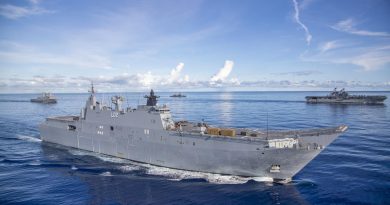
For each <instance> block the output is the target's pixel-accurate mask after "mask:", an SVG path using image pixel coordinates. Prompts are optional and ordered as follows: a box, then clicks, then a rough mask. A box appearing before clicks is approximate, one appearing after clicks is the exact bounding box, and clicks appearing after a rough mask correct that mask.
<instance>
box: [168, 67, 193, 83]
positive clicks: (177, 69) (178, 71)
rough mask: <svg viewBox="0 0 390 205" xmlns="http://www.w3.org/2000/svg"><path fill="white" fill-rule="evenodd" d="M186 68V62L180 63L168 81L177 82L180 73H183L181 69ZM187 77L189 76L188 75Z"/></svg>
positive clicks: (172, 71)
mask: <svg viewBox="0 0 390 205" xmlns="http://www.w3.org/2000/svg"><path fill="white" fill-rule="evenodd" d="M183 68H184V63H179V64H178V65H177V66H176V68H174V69H172V70H171V74H170V76H169V78H168V83H173V82H176V81H178V80H179V78H180V74H181V71H182V70H183ZM187 78H189V77H188V76H187Z"/></svg>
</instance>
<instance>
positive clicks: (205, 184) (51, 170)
mask: <svg viewBox="0 0 390 205" xmlns="http://www.w3.org/2000/svg"><path fill="white" fill-rule="evenodd" d="M113 94H117V93H113ZM113 94H101V93H100V94H98V95H97V96H98V99H100V98H101V99H104V100H105V101H106V102H109V101H108V99H109V96H111V95H113ZM121 94H122V95H124V96H125V98H126V100H125V103H124V104H125V105H126V106H132V107H135V106H137V104H143V103H145V99H144V98H143V97H142V96H143V95H144V94H145V93H121ZM158 94H159V95H160V96H161V98H160V104H168V105H169V106H170V107H171V111H172V114H173V116H174V118H175V119H176V120H181V119H188V120H192V121H201V120H204V121H206V122H207V123H209V124H212V125H218V126H229V127H248V128H261V129H264V128H266V127H267V124H268V127H269V129H299V128H310V127H325V126H336V125H340V124H346V125H348V126H349V130H348V131H347V132H346V133H345V134H343V135H341V136H340V137H339V138H338V139H336V140H335V141H334V142H333V143H332V144H331V145H330V146H328V147H327V148H326V149H325V150H324V151H323V152H322V153H321V154H320V155H319V156H318V157H316V158H315V159H314V160H313V161H312V162H310V163H309V164H308V165H307V166H306V167H305V168H304V169H303V170H301V171H300V172H299V173H298V174H297V175H296V176H295V177H294V178H293V181H292V183H289V184H286V185H280V184H275V183H272V182H269V181H268V179H266V178H243V177H238V176H224V175H217V174H208V173H200V172H189V171H180V170H174V169H167V168H161V167H155V166H152V165H147V164H139V163H134V162H131V161H128V160H124V159H119V158H115V157H109V156H105V155H99V154H94V153H91V152H86V151H81V150H76V149H70V148H66V147H62V146H53V145H48V144H46V143H43V142H42V141H41V140H40V139H39V131H38V125H39V123H41V122H42V121H43V120H44V119H45V117H48V116H55V115H70V114H79V113H80V108H81V107H82V106H84V103H85V100H86V99H87V97H88V94H58V95H57V97H58V99H59V102H58V103H57V104H55V105H42V104H35V103H30V102H29V99H30V98H33V97H35V95H33V94H3V95H0V113H1V114H0V204H224V205H225V204H390V108H389V106H390V100H389V99H388V100H387V101H386V103H385V104H384V105H328V104H306V103H305V101H304V97H305V96H306V95H325V94H326V93H325V92H210V93H202V92H200V93H186V94H187V97H186V98H170V97H169V95H170V94H171V93H158ZM354 94H371V95H386V96H387V97H388V98H389V97H390V92H368V93H367V92H366V93H364V92H360V93H358V92H357V93H354ZM267 119H268V120H267Z"/></svg>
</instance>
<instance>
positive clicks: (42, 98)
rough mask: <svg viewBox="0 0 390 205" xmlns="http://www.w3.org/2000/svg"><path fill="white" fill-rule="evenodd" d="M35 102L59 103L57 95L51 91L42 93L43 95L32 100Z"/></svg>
mask: <svg viewBox="0 0 390 205" xmlns="http://www.w3.org/2000/svg"><path fill="white" fill-rule="evenodd" d="M30 101H31V102H35V103H43V104H52V103H57V99H56V97H55V96H54V95H53V94H51V93H42V95H41V96H39V97H37V98H33V99H31V100H30Z"/></svg>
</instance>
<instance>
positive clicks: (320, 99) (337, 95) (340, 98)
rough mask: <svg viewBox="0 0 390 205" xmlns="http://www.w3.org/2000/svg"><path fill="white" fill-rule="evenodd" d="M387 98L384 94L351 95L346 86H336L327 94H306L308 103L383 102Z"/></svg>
mask: <svg viewBox="0 0 390 205" xmlns="http://www.w3.org/2000/svg"><path fill="white" fill-rule="evenodd" d="M386 99H387V97H386V96H384V95H349V94H348V92H346V91H345V89H344V88H343V89H341V90H340V91H337V88H335V89H334V90H333V92H331V93H330V94H329V95H327V96H306V102H308V103H340V104H383V102H384V101H385V100H386Z"/></svg>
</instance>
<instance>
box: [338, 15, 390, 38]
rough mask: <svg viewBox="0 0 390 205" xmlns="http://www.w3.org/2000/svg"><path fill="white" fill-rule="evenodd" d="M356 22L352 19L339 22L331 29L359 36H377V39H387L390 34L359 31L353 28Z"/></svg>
mask: <svg viewBox="0 0 390 205" xmlns="http://www.w3.org/2000/svg"><path fill="white" fill-rule="evenodd" d="M355 26H356V21H355V20H354V19H352V18H349V19H345V20H342V21H339V22H338V23H336V24H335V25H333V26H331V27H332V28H333V29H335V30H337V31H341V32H346V33H349V34H354V35H359V36H379V37H389V36H390V34H389V33H387V32H378V31H367V30H359V29H357V28H355Z"/></svg>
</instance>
